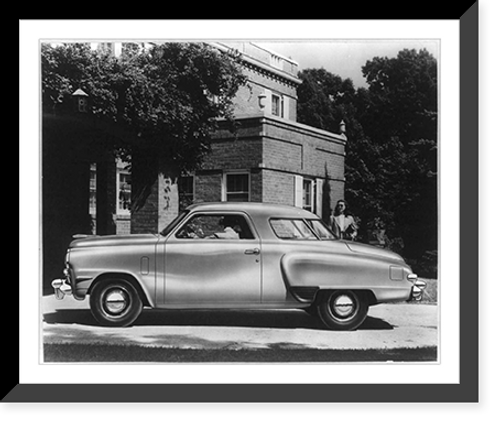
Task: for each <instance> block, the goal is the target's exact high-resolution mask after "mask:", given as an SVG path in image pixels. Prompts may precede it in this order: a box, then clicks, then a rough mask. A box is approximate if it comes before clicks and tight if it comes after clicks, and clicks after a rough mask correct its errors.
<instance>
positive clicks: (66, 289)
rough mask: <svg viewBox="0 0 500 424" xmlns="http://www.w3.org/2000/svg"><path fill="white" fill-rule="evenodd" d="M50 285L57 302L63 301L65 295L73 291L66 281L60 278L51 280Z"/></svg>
mask: <svg viewBox="0 0 500 424" xmlns="http://www.w3.org/2000/svg"><path fill="white" fill-rule="evenodd" d="M51 285H52V287H53V288H54V295H55V297H56V299H58V300H62V299H64V296H65V295H72V294H73V289H72V288H71V286H70V285H69V284H68V282H67V281H66V280H64V279H62V278H58V279H56V280H52V283H51Z"/></svg>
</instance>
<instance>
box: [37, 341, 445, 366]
mask: <svg viewBox="0 0 500 424" xmlns="http://www.w3.org/2000/svg"><path fill="white" fill-rule="evenodd" d="M436 360H437V347H432V346H431V347H422V348H400V349H365V350H326V349H324V350H323V349H281V348H279V347H277V348H272V349H245V350H230V349H225V350H210V349H178V348H174V349H172V348H159V347H145V346H126V345H121V346H120V345H91V344H44V361H45V362H46V363H48V362H192V363H210V362H232V363H238V362H434V361H436Z"/></svg>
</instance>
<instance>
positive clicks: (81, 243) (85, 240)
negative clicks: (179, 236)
mask: <svg viewBox="0 0 500 424" xmlns="http://www.w3.org/2000/svg"><path fill="white" fill-rule="evenodd" d="M74 237H76V238H75V240H73V241H72V242H71V244H70V245H69V247H70V249H73V248H81V247H94V246H126V245H138V244H144V243H146V244H149V243H155V242H156V241H158V235H155V234H131V235H123V236H74Z"/></svg>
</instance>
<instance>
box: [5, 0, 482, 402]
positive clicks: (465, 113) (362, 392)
mask: <svg viewBox="0 0 500 424" xmlns="http://www.w3.org/2000/svg"><path fill="white" fill-rule="evenodd" d="M478 265H479V2H475V3H474V4H472V5H471V6H470V7H469V8H468V9H467V10H466V12H465V13H463V15H462V16H461V17H460V310H461V322H460V384H444V385H443V384H421V385H412V384H407V385H400V384H396V385H382V384H367V385H357V384H348V385H336V384H321V385H316V384H305V385H304V384H297V385H295V384H293V385H292V384H256V385H247V384H230V385H219V384H200V385H192V384H181V385H178V384H175V385H168V384H167V385H158V384H154V385H148V384H137V385H136V384H131V385H128V384H19V383H18V380H19V379H18V378H17V380H16V378H15V377H16V375H14V376H12V373H10V375H8V374H7V373H4V374H3V377H2V380H3V381H2V383H3V384H2V402H3V403H65V402H87V403H103V402H107V403H112V402H121V403H133V402H135V403H142V402H147V403H151V402H171V403H181V402H190V403H198V402H207V403H208V402H224V403H230V402H255V403H269V402H273V403H278V402H287V403H291V402H313V403H319V402H441V403H449V402H454V403H476V402H479V267H478ZM465 310H467V314H465V313H464V311H465ZM11 315H15V314H12V313H11ZM4 320H5V314H4ZM4 322H5V321H4ZM12 344H14V343H12ZM3 355H4V356H3V357H4V361H3V363H4V366H6V364H14V363H18V362H19V352H16V351H15V350H10V351H9V352H5V350H4V353H3ZM14 374H15V373H14ZM9 377H10V379H9ZM13 377H14V378H13ZM17 377H18V376H17Z"/></svg>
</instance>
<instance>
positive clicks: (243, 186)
mask: <svg viewBox="0 0 500 424" xmlns="http://www.w3.org/2000/svg"><path fill="white" fill-rule="evenodd" d="M119 44H120V43H94V46H93V48H105V49H111V50H112V51H111V52H112V53H114V54H120V48H119V47H120V46H119ZM212 45H213V46H214V47H216V48H218V49H221V50H227V49H236V50H237V51H239V52H240V53H241V58H242V63H243V64H244V72H245V73H246V75H247V77H248V83H247V84H246V85H245V86H243V87H241V88H240V90H239V92H238V93H237V95H236V98H235V118H236V124H237V130H236V132H233V131H231V130H230V128H229V125H227V123H225V122H220V126H219V130H218V131H216V133H215V134H213V139H212V153H211V154H210V155H209V156H208V157H207V158H206V160H205V162H204V163H203V165H202V167H201V169H200V170H198V171H197V172H196V173H195V174H193V175H186V176H183V177H181V178H180V179H179V180H178V181H171V180H170V179H169V178H166V177H165V176H163V175H157V176H156V182H155V183H154V184H153V186H152V187H151V189H150V193H149V196H148V198H147V199H146V201H145V203H144V206H143V207H142V208H141V209H140V210H138V211H132V212H131V211H130V199H131V196H132V191H133V189H134V174H133V173H132V174H130V172H129V169H128V166H127V165H128V164H127V163H124V162H121V161H120V160H118V159H117V158H115V157H113V156H112V155H111V154H110V152H109V151H108V150H107V149H106V147H105V146H106V145H107V144H108V142H109V140H110V139H112V138H116V139H125V138H127V137H130V136H131V135H130V134H127V133H125V132H123V131H122V129H121V128H117V127H115V126H107V125H105V124H102V123H100V122H99V121H97V120H96V119H94V117H92V116H91V114H88V113H86V109H85V96H86V94H85V93H84V92H81V91H78V90H77V91H76V92H75V100H78V103H76V106H75V107H76V112H75V113H73V114H59V113H54V111H52V110H51V111H46V110H44V113H43V124H42V129H43V131H42V133H43V134H42V140H43V141H42V146H43V148H42V152H43V159H42V194H43V202H42V216H43V274H44V288H45V289H50V286H49V283H50V280H51V279H53V278H57V277H58V276H59V274H60V269H61V262H60V261H61V258H63V257H64V252H65V250H66V247H67V245H68V243H69V242H70V241H71V239H72V235H73V234H76V233H90V232H93V233H95V234H127V233H141V232H157V231H158V230H161V229H162V228H164V227H165V226H166V225H167V224H168V223H169V222H170V221H171V220H172V219H174V217H175V216H177V214H178V212H179V209H181V208H182V207H184V206H185V205H187V204H190V203H197V202H213V201H253V202H273V203H281V204H288V205H296V206H298V207H303V208H305V209H308V210H311V211H313V212H315V213H317V214H318V215H320V216H322V217H323V218H324V219H327V218H328V217H329V214H330V211H331V209H332V207H333V204H334V203H335V202H336V201H337V200H338V199H339V198H342V197H343V193H344V152H345V143H346V137H345V135H344V134H343V131H341V133H340V134H333V133H329V132H326V131H323V130H320V129H317V128H313V127H310V126H307V125H303V124H301V123H298V122H297V87H298V86H299V84H300V82H301V81H300V80H299V79H298V77H297V74H298V64H297V63H296V62H294V61H293V60H290V59H287V58H284V57H282V56H280V55H277V54H275V53H273V52H270V51H268V50H265V49H263V48H261V47H259V46H258V45H256V44H254V43H250V42H241V43H227V42H225V43H212ZM339 128H341V125H340V123H339ZM146 159H147V158H146ZM137 160H138V158H137V157H132V161H133V162H134V163H136V161H137ZM160 161H161V158H160ZM153 172H155V170H153Z"/></svg>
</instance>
